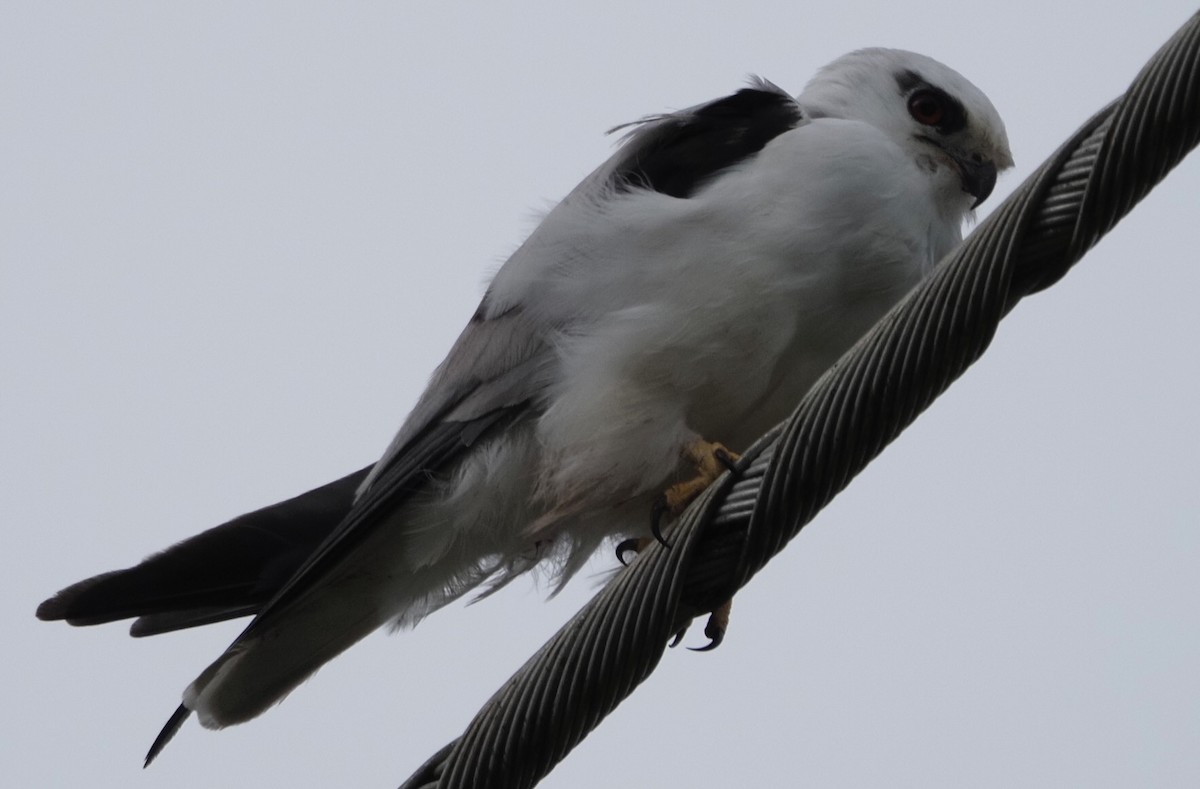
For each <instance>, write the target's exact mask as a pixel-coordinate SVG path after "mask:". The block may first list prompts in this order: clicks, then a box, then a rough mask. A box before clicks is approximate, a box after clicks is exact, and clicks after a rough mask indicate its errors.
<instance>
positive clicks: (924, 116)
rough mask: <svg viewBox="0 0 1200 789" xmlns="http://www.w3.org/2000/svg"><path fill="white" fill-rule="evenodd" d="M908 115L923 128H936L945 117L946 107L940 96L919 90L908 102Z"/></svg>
mask: <svg viewBox="0 0 1200 789" xmlns="http://www.w3.org/2000/svg"><path fill="white" fill-rule="evenodd" d="M908 114H909V115H911V116H913V119H914V120H915V121H916V122H917V123H920V124H924V125H925V126H937V125H939V124H941V122H942V121H943V120H944V119H945V117H946V105H945V104H944V103H943V102H942V99H941V97H940V96H938V95H937V94H936V93H931V92H930V91H927V90H919V91H917V92H916V93H914V94H913V95H912V98H910V99H909V100H908Z"/></svg>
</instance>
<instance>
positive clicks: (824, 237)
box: [37, 48, 1013, 764]
mask: <svg viewBox="0 0 1200 789" xmlns="http://www.w3.org/2000/svg"><path fill="white" fill-rule="evenodd" d="M618 129H619V130H621V131H623V132H624V135H623V137H622V140H621V142H620V144H619V146H618V147H617V149H616V151H615V152H614V153H613V155H612V156H611V157H610V158H609V159H608V160H607V161H605V162H604V163H603V164H601V165H600V166H599V167H598V168H597V169H596V170H594V171H593V172H592V173H591V174H590V175H588V176H587V177H585V178H584V179H583V181H582V182H581V183H580V184H579V185H578V186H577V187H575V188H574V189H573V190H572V191H571V192H569V193H568V194H567V196H566V197H565V198H563V199H562V200H561V202H559V203H558V204H557V205H555V206H554V207H553V208H551V209H550V210H549V211H548V212H547V213H546V215H545V216H544V217H543V218H542V220H541V222H540V223H539V224H538V225H537V226H536V227H535V229H534V230H533V231H532V233H531V234H530V235H529V236H528V238H527V239H526V240H525V241H524V243H523V244H522V245H521V246H520V247H519V248H518V249H517V250H516V251H515V252H514V253H513V254H512V256H511V257H510V258H509V259H508V260H507V261H506V262H505V263H504V265H503V266H501V267H500V269H499V270H498V271H497V272H496V274H495V276H494V277H493V279H492V280H491V282H490V284H489V285H488V287H487V289H486V291H485V293H484V295H483V298H482V301H481V303H480V304H479V307H478V309H477V310H476V311H475V313H474V315H473V316H471V318H470V319H469V321H468V322H467V325H466V327H465V329H464V330H463V332H462V334H461V335H460V336H459V337H458V339H457V341H456V342H455V343H454V344H453V346H452V347H451V349H450V351H449V354H448V355H447V357H446V359H445V361H443V362H442V364H441V365H440V366H438V367H437V369H436V370H435V371H434V372H433V374H432V377H431V379H430V381H429V384H428V386H427V388H426V389H425V390H424V393H423V394H422V396H421V397H420V398H419V400H418V401H417V404H416V405H415V407H414V408H413V410H412V411H411V413H410V414H409V415H408V417H407V419H406V420H404V422H403V423H402V425H401V427H400V429H399V432H398V433H397V434H396V435H395V438H394V439H393V440H392V441H391V443H390V444H389V445H388V446H387V448H386V450H385V451H384V453H383V454H382V457H381V458H380V459H379V460H378V461H377V462H375V463H373V464H371V465H369V466H367V467H365V468H362V469H359V470H357V471H355V472H353V473H351V474H348V475H346V476H344V477H342V478H340V479H338V480H335V481H333V482H330V483H328V484H326V485H323V486H321V487H319V488H316V489H314V490H311V491H309V492H307V493H304V494H301V495H299V496H296V497H295V498H292V499H288V500H287V501H283V502H280V503H278V504H274V505H271V506H267V507H264V508H262V509H260V510H256V511H254V512H251V513H248V514H245V515H242V516H240V517H238V518H235V519H233V520H231V521H229V522H227V523H224V524H221V525H219V526H216V527H214V528H212V529H209V530H208V531H205V532H202V533H201V534H198V535H196V536H194V537H192V538H190V539H187V540H184V541H183V542H180V543H178V544H176V545H174V546H172V547H170V548H167V549H166V550H164V551H162V552H160V553H157V554H154V555H151V556H150V557H148V558H147V559H145V560H144V561H142V562H141V563H140V564H137V565H135V566H132V567H130V568H127V569H124V570H117V571H113V572H108V573H102V574H100V575H97V576H94V577H92V578H88V579H86V580H83V581H80V582H78V583H76V584H73V585H71V586H68V587H67V588H65V589H63V590H62V591H60V592H58V593H57V594H56V595H54V596H53V597H51V598H50V599H48V600H46V601H45V602H43V603H42V604H41V605H40V606H39V607H38V609H37V616H38V617H39V618H40V619H43V620H65V621H67V622H68V623H70V624H73V625H94V624H100V623H105V622H111V621H117V620H121V619H128V618H133V619H134V622H133V623H132V625H131V633H132V635H134V636H147V635H154V634H159V633H165V632H170V631H174V630H178V629H182V628H189V627H195V626H200V625H205V624H208V623H212V622H218V621H223V620H227V619H233V618H239V617H246V616H251V617H253V618H252V619H251V620H250V622H249V624H248V625H247V626H246V628H245V629H244V630H243V631H242V632H241V634H240V635H238V636H237V638H236V639H235V640H234V641H233V642H232V643H231V644H230V646H229V647H228V648H227V649H226V650H225V651H224V652H223V653H221V654H220V655H219V656H218V657H217V658H216V659H215V660H214V661H213V662H212V663H211V664H210V665H209V666H208V667H207V668H205V669H204V670H203V671H202V672H201V673H200V675H199V676H198V677H197V678H196V679H195V680H194V681H193V682H192V683H191V684H190V685H188V686H187V688H186V689H185V690H184V691H183V694H182V695H183V698H182V703H181V704H180V705H179V707H178V708H177V709H176V711H175V713H174V714H173V715H172V716H171V718H170V720H169V721H168V722H167V724H166V726H165V727H164V728H163V730H162V732H161V733H160V734H159V736H158V738H157V739H156V740H155V742H154V745H153V746H152V747H151V750H150V752H149V754H148V755H147V758H146V763H147V764H149V762H150V761H151V760H152V759H153V758H155V756H157V754H158V753H159V752H160V751H161V750H162V748H163V747H164V746H165V745H166V743H167V741H169V740H170V739H171V737H173V736H174V735H175V733H176V732H177V731H178V730H179V728H180V727H181V726H182V724H183V723H184V721H185V720H187V718H188V717H189V716H190V715H191V714H193V713H195V714H196V715H197V717H198V718H199V720H200V723H201V724H202V725H204V726H205V727H209V728H221V727H225V726H229V725H233V724H238V723H242V722H245V721H248V720H250V719H252V718H254V717H256V716H258V715H259V714H261V713H262V712H264V711H265V710H266V709H267V708H269V707H270V706H272V705H273V704H275V703H276V702H278V701H280V700H281V699H282V698H283V697H284V696H286V695H287V694H288V693H290V692H291V691H293V690H294V689H295V688H296V687H298V686H299V685H300V684H301V683H302V682H304V681H305V680H306V679H307V678H309V677H310V676H311V675H312V674H313V673H314V672H315V671H316V670H317V669H318V668H319V667H320V666H322V665H323V664H325V663H326V662H328V661H329V660H331V659H333V658H334V657H336V656H337V655H338V654H340V653H341V652H342V651H344V650H345V649H347V648H349V647H350V646H351V645H353V644H354V643H355V642H357V641H358V640H360V639H361V638H363V637H364V636H366V635H367V634H369V633H371V632H372V631H374V630H376V629H378V628H380V627H384V626H386V625H390V626H391V627H393V628H406V627H411V626H413V625H415V624H416V623H417V622H419V621H420V620H421V619H422V618H424V617H425V616H427V615H428V614H430V613H432V612H433V611H436V610H437V609H439V608H441V607H442V606H445V605H447V604H448V603H450V602H451V601H454V600H457V599H459V598H461V597H463V596H464V595H468V594H474V595H476V596H480V597H482V596H486V595H488V594H490V593H492V592H494V591H495V590H497V589H499V588H501V587H502V586H504V585H505V584H507V583H509V582H510V581H512V580H513V579H515V578H517V577H520V576H522V575H523V574H525V573H527V572H529V571H530V570H532V569H534V568H535V567H537V568H541V570H542V571H543V572H546V573H547V574H548V575H549V577H550V578H551V579H552V581H553V583H552V588H553V590H557V589H560V588H561V587H562V585H563V584H565V583H566V582H567V581H568V580H569V579H570V578H571V577H572V576H573V575H575V574H576V573H577V572H578V571H579V569H580V568H581V566H582V565H583V564H584V562H585V561H586V560H587V559H588V557H589V556H591V555H592V554H593V553H594V552H596V550H597V549H598V548H600V547H601V546H603V545H604V544H606V543H609V542H617V541H620V542H622V543H625V542H626V541H627V540H629V539H631V538H634V539H638V538H640V539H648V533H649V531H650V528H649V524H648V522H647V521H648V518H647V513H649V512H651V511H653V510H654V509H655V504H656V502H660V501H661V500H662V496H663V495H664V494H663V491H670V490H672V489H675V488H676V486H680V485H684V486H686V485H687V484H688V483H689V481H690V479H691V477H690V476H689V475H693V474H694V473H695V471H696V467H697V466H698V465H704V464H703V463H702V462H701V460H702V459H703V458H704V457H713V456H718V457H720V456H721V452H722V451H723V448H724V447H732V448H739V447H741V448H744V447H746V446H748V445H749V444H750V443H751V442H752V441H753V440H754V439H756V438H757V437H758V436H759V435H760V434H762V433H763V432H765V431H766V430H767V429H768V428H770V427H771V426H773V425H774V424H775V423H777V422H778V421H780V420H781V419H783V418H784V417H786V416H787V414H788V413H789V412H790V411H791V410H792V408H793V407H794V406H795V404H796V403H797V402H799V400H800V398H801V397H802V396H803V395H804V393H805V392H806V391H807V389H808V388H809V387H810V386H811V385H812V384H813V383H814V382H815V381H816V379H817V378H818V377H819V376H820V375H821V374H822V373H823V372H824V371H825V370H826V369H828V368H829V367H830V366H831V365H832V364H833V363H834V362H835V361H836V360H837V359H838V358H839V357H840V356H841V355H842V354H843V353H844V352H845V351H846V350H848V349H849V348H850V347H851V346H852V345H853V344H854V343H855V342H856V341H857V340H858V339H859V338H860V337H861V336H862V335H863V334H864V333H865V332H866V331H867V330H868V329H869V328H870V327H871V326H872V325H873V324H874V323H875V322H876V321H877V320H878V319H879V318H880V317H881V316H883V315H884V313H885V312H887V310H889V309H890V308H891V307H893V306H894V305H895V304H897V303H898V302H899V301H900V300H901V299H902V298H903V297H904V295H905V294H906V293H907V292H909V291H910V290H911V289H912V288H913V287H914V286H915V285H917V284H918V283H919V282H920V281H921V279H922V278H923V277H925V276H926V275H928V274H929V273H930V272H931V271H932V270H933V269H934V267H935V265H936V264H937V262H938V261H939V260H940V259H941V258H942V257H943V256H944V255H945V254H946V253H948V252H949V251H950V250H951V249H952V248H954V247H955V246H956V245H957V244H958V243H960V242H961V240H962V233H963V227H964V224H966V223H968V222H969V221H970V220H971V219H972V218H973V215H974V210H975V208H976V207H978V206H979V205H980V204H981V203H982V202H983V201H984V200H985V199H986V198H987V197H988V196H989V195H990V194H991V192H992V190H993V188H994V186H995V183H996V179H997V175H998V173H999V172H1001V171H1003V170H1005V169H1007V168H1009V167H1011V166H1012V164H1013V160H1012V155H1011V151H1010V149H1009V144H1008V138H1007V133H1006V131H1005V128H1004V124H1003V122H1002V120H1001V118H1000V115H999V114H998V113H997V111H996V109H995V107H993V105H992V103H991V101H989V99H988V98H987V97H986V96H985V95H984V93H983V92H981V91H980V90H979V89H978V88H976V87H975V86H974V85H973V84H972V83H971V82H969V81H968V80H967V79H966V78H965V77H963V76H961V75H960V74H959V73H958V72H956V71H954V70H952V69H951V68H949V67H947V66H945V65H943V64H942V63H940V62H938V61H936V60H934V59H932V58H929V57H926V56H924V55H919V54H916V53H913V52H907V51H903V50H897V49H882V48H870V49H862V50H857V51H854V52H851V53H849V54H847V55H844V56H842V57H840V58H838V59H836V60H834V61H833V62H832V63H830V64H829V65H827V66H825V67H824V68H821V69H819V70H818V71H817V73H816V74H815V76H814V77H813V78H812V79H811V80H810V81H809V82H808V84H807V85H806V87H805V88H804V89H803V91H801V92H800V93H799V94H798V95H796V96H793V95H791V94H789V93H787V92H786V91H785V90H783V89H781V88H779V87H778V86H776V85H775V84H774V83H771V82H769V81H767V80H765V79H761V78H757V77H755V78H752V79H751V81H750V82H749V83H748V84H747V85H746V86H745V87H742V88H741V89H739V90H736V91H735V92H733V93H730V94H728V95H725V96H723V97H720V98H717V99H715V100H712V101H708V102H705V103H702V104H698V105H695V106H692V107H689V108H687V109H683V110H679V111H673V112H666V113H662V114H658V115H652V116H648V117H646V118H643V119H641V120H639V121H636V122H634V123H632V124H627V125H626V126H623V127H618ZM709 465H710V466H711V464H709ZM709 476H711V470H710V474H709Z"/></svg>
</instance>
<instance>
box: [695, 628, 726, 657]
mask: <svg viewBox="0 0 1200 789" xmlns="http://www.w3.org/2000/svg"><path fill="white" fill-rule="evenodd" d="M704 635H706V636H708V639H709V640H708V643H707V644H705V645H704V646H702V647H688V649H690V650H691V651H692V652H712V651H713V650H714V649H716V648H717V647H719V646H721V642H722V641H724V640H725V630H724V629H723V628H720V627H717V626H715V625H713V623H712V622H709V623H708V624H707V625H705V626H704Z"/></svg>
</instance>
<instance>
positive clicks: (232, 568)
mask: <svg viewBox="0 0 1200 789" xmlns="http://www.w3.org/2000/svg"><path fill="white" fill-rule="evenodd" d="M370 468H371V467H370V466H367V467H366V468H364V469H361V470H359V471H355V472H354V473H353V474H349V475H347V476H345V477H342V478H341V479H338V480H335V481H333V482H330V483H328V484H327V485H322V486H321V487H319V488H316V489H314V490H311V491H309V492H308V493H304V494H301V495H299V496H296V497H295V498H291V499H288V500H287V501H282V502H280V503H278V504H273V505H271V506H269V507H264V508H262V509H260V510H255V511H254V512H251V513H247V514H246V515H242V516H240V517H238V518H234V519H233V520H231V521H229V522H228V523H223V524H221V525H220V526H216V527H214V528H212V529H209V530H208V531H205V532H202V533H200V534H197V535H196V536H195V537H191V538H189V539H186V540H184V541H183V542H180V543H177V544H175V545H173V546H171V547H170V548H168V549H166V550H165V551H162V552H161V553H157V554H154V555H153V556H150V557H148V558H147V559H145V560H144V561H142V562H141V563H140V564H138V565H136V566H134V567H130V568H127V569H124V570H115V571H113V572H107V573H102V574H100V575H97V576H93V577H92V578H88V579H86V580H83V581H80V582H78V583H75V584H72V585H71V586H68V587H67V588H66V589H63V590H62V591H61V592H59V593H58V594H56V595H54V596H53V597H51V598H50V599H49V600H46V601H45V602H44V603H42V604H41V605H39V606H38V609H37V617H38V619H43V620H66V621H67V622H68V623H69V624H72V625H98V624H102V623H105V622H114V621H117V620H119V619H130V618H134V617H136V619H135V621H134V622H133V624H132V626H131V627H130V634H131V635H134V636H149V635H156V634H158V633H167V632H170V631H172V630H180V629H183V628H188V627H196V626H198V625H206V624H209V623H211V622H220V621H223V620H226V619H235V618H237V617H242V616H250V615H253V614H256V613H258V610H259V609H260V608H261V607H262V606H263V605H264V604H265V603H266V602H267V601H268V600H270V599H271V597H272V596H274V594H275V592H277V591H278V590H279V588H280V587H281V586H282V585H283V584H284V583H285V582H286V581H287V580H288V579H289V578H291V577H292V575H293V573H295V571H296V569H297V568H298V567H299V566H300V565H301V564H302V563H303V562H304V560H305V559H306V558H307V557H308V556H309V555H310V554H311V553H312V551H313V550H314V549H315V548H316V547H317V546H318V545H319V544H320V543H321V542H322V541H323V540H324V539H325V537H326V536H328V534H329V533H330V532H331V531H333V529H334V527H336V526H337V525H338V523H339V522H340V521H341V520H342V518H343V517H345V515H346V513H347V512H349V510H350V506H351V505H352V504H353V502H354V493H355V490H356V489H357V488H358V485H359V483H360V482H362V480H363V478H364V477H366V475H367V472H368V471H369V470H370Z"/></svg>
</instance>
